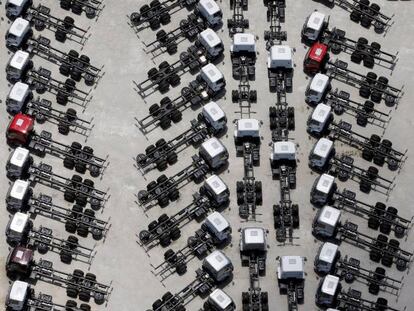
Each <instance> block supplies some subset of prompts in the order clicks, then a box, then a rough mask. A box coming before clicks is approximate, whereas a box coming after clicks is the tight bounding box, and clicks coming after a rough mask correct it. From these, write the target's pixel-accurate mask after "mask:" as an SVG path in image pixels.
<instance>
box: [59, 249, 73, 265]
mask: <svg viewBox="0 0 414 311" xmlns="http://www.w3.org/2000/svg"><path fill="white" fill-rule="evenodd" d="M72 259H73V258H72V253H71V252H70V251H68V250H65V249H63V250H62V251H61V252H60V260H61V261H62V262H63V263H65V264H71V262H72Z"/></svg>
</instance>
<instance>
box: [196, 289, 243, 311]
mask: <svg viewBox="0 0 414 311" xmlns="http://www.w3.org/2000/svg"><path fill="white" fill-rule="evenodd" d="M208 310H209V311H235V310H236V305H235V303H234V301H233V299H231V297H230V296H229V295H227V294H226V293H225V292H224V291H222V290H221V289H219V288H218V289H215V290H214V291H213V292H212V293H211V294H210V295H209V296H208V298H207V301H206V302H205V303H204V311H208Z"/></svg>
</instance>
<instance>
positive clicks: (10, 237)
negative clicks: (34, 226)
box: [6, 212, 31, 246]
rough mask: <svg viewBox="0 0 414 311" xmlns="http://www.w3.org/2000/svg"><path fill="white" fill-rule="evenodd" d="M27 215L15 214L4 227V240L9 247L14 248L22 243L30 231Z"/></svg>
mask: <svg viewBox="0 0 414 311" xmlns="http://www.w3.org/2000/svg"><path fill="white" fill-rule="evenodd" d="M30 224H31V223H30V220H29V215H27V214H24V213H20V212H17V213H16V214H14V215H13V216H12V217H11V218H10V220H9V223H8V224H7V227H6V239H7V243H8V244H9V245H12V246H15V245H18V244H19V243H21V242H22V240H23V238H24V236H25V235H26V234H27V233H28V231H30V229H31V225H30Z"/></svg>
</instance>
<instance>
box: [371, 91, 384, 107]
mask: <svg viewBox="0 0 414 311" xmlns="http://www.w3.org/2000/svg"><path fill="white" fill-rule="evenodd" d="M381 99H382V93H381V92H379V91H372V93H371V100H372V101H373V102H374V103H377V104H378V103H380V102H381Z"/></svg>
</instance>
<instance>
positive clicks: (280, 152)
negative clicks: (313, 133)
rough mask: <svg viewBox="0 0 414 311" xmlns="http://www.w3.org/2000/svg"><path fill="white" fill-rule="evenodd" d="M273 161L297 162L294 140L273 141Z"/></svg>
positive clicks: (271, 160) (271, 155)
mask: <svg viewBox="0 0 414 311" xmlns="http://www.w3.org/2000/svg"><path fill="white" fill-rule="evenodd" d="M270 162H271V163H276V162H277V163H279V164H280V163H282V162H283V163H286V162H289V164H291V162H294V163H296V145H295V143H294V142H292V141H277V142H274V143H273V146H272V152H271V153H270Z"/></svg>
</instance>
